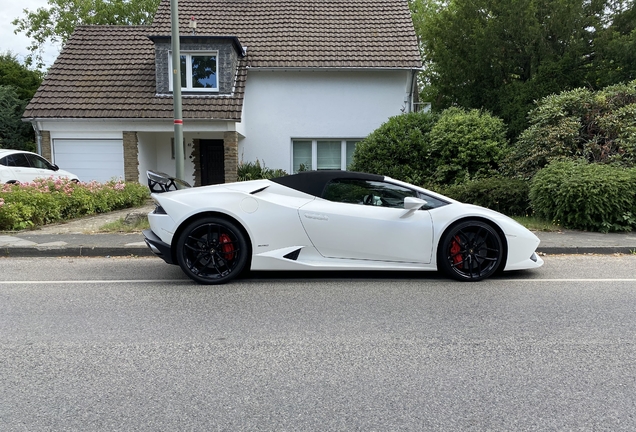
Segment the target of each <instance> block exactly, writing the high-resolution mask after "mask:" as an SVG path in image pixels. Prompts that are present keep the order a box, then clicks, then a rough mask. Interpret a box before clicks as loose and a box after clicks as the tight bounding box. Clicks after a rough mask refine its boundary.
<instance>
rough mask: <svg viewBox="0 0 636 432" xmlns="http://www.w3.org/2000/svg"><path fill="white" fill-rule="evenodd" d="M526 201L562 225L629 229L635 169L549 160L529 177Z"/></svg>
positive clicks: (635, 215)
mask: <svg viewBox="0 0 636 432" xmlns="http://www.w3.org/2000/svg"><path fill="white" fill-rule="evenodd" d="M530 202H531V204H532V208H533V209H534V211H535V212H536V214H537V215H538V216H540V217H543V218H545V219H548V220H552V221H555V222H557V223H558V224H559V225H561V226H563V227H565V228H572V229H580V230H587V231H600V232H608V231H630V230H631V229H633V228H635V227H636V169H634V168H621V167H617V166H612V165H603V164H589V163H586V162H584V161H559V162H552V163H550V164H549V165H548V166H547V167H545V168H544V169H542V170H540V171H539V172H538V173H537V174H536V175H535V177H534V178H533V180H532V183H531V186H530Z"/></svg>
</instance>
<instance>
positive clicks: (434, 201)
mask: <svg viewBox="0 0 636 432" xmlns="http://www.w3.org/2000/svg"><path fill="white" fill-rule="evenodd" d="M419 198H421V199H423V200H424V201H426V204H425V205H424V206H423V207H422V208H423V209H424V210H431V209H434V208H437V207H442V206H445V205H448V204H449V202H448V201H442V200H441V199H438V198H434V197H432V196H430V195H427V194H424V193H420V194H419Z"/></svg>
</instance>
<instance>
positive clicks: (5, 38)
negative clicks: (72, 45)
mask: <svg viewBox="0 0 636 432" xmlns="http://www.w3.org/2000/svg"><path fill="white" fill-rule="evenodd" d="M46 6H47V0H0V53H3V54H4V53H5V52H7V51H11V53H13V54H14V55H15V56H16V57H17V58H18V61H19V62H20V63H23V62H24V58H25V57H26V56H27V55H28V54H29V50H28V49H27V48H28V46H29V45H30V40H29V38H27V37H26V36H25V35H24V33H19V34H17V35H16V34H14V33H13V31H14V30H15V26H14V25H13V24H11V21H13V20H14V19H16V18H22V17H23V16H25V14H24V12H23V11H24V9H28V10H30V11H35V10H37V9H38V8H41V7H46ZM58 54H59V48H58V47H55V46H52V45H48V46H46V47H45V48H44V62H45V63H46V66H47V67H48V66H50V65H52V64H53V61H54V60H55V58H56V57H57V55H58Z"/></svg>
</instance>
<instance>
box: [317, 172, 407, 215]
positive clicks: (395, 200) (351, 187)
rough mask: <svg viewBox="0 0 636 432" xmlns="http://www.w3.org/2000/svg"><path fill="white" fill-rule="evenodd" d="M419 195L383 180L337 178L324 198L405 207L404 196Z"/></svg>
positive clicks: (331, 183)
mask: <svg viewBox="0 0 636 432" xmlns="http://www.w3.org/2000/svg"><path fill="white" fill-rule="evenodd" d="M406 197H416V198H417V197H418V193H417V192H416V191H414V190H412V189H408V188H405V187H402V186H398V185H395V184H392V183H387V182H383V181H371V180H360V179H335V180H332V181H330V182H329V183H328V184H327V187H326V188H325V191H324V193H323V196H322V198H324V199H327V200H329V201H334V202H341V203H348V204H360V205H372V206H378V207H390V208H404V198H406Z"/></svg>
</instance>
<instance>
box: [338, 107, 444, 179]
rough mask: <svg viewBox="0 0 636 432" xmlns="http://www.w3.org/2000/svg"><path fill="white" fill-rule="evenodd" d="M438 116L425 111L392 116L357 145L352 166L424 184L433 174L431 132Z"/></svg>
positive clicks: (354, 168)
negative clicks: (429, 160)
mask: <svg viewBox="0 0 636 432" xmlns="http://www.w3.org/2000/svg"><path fill="white" fill-rule="evenodd" d="M437 118H438V116H437V115H435V114H432V113H424V112H416V113H408V114H402V115H399V116H395V117H391V118H390V119H389V120H388V121H387V122H386V123H384V124H382V125H381V126H380V127H379V128H378V129H376V130H375V131H373V132H372V133H371V134H370V135H369V136H368V137H366V138H365V139H364V140H362V141H360V142H359V143H358V144H357V145H356V149H355V151H354V153H353V162H352V163H351V165H350V166H349V169H350V170H352V171H360V172H369V173H374V174H380V175H385V176H389V177H393V178H395V179H398V180H403V181H406V182H409V183H415V184H423V183H424V182H425V181H427V179H428V177H429V176H430V170H429V169H428V164H427V159H428V158H429V156H430V154H431V147H430V139H429V133H430V132H431V129H432V128H433V125H434V124H435V122H436V121H437Z"/></svg>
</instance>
